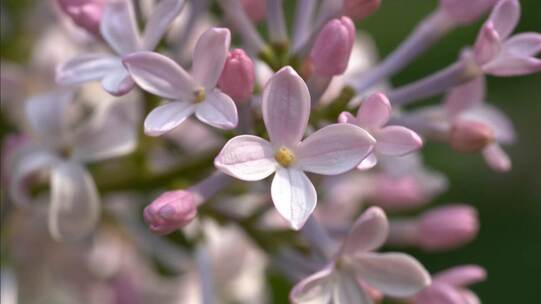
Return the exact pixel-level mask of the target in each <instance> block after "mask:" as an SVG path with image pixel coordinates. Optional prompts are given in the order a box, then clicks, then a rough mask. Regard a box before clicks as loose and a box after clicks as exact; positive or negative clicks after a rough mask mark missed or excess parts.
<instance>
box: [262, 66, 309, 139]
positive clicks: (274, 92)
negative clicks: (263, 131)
mask: <svg viewBox="0 0 541 304" xmlns="http://www.w3.org/2000/svg"><path fill="white" fill-rule="evenodd" d="M262 98H263V101H262V108H263V120H264V121H265V126H266V128H267V132H268V133H269V138H270V141H271V143H272V144H273V145H276V146H280V145H286V146H289V147H293V146H295V145H297V144H298V143H299V142H300V141H301V139H302V137H303V135H304V130H305V129H306V126H307V125H308V117H309V115H310V93H309V92H308V87H307V86H306V83H304V80H302V78H301V77H300V76H299V75H298V74H297V72H295V70H294V69H293V68H291V67H290V66H286V67H284V68H282V69H280V70H279V71H278V72H276V74H274V75H273V76H272V77H271V79H269V81H268V82H267V84H266V86H265V88H264V89H263V97H262Z"/></svg>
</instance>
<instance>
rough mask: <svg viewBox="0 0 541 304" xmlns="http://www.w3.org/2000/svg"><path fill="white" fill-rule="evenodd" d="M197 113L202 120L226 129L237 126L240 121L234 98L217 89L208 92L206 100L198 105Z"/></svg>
mask: <svg viewBox="0 0 541 304" xmlns="http://www.w3.org/2000/svg"><path fill="white" fill-rule="evenodd" d="M195 115H196V116H197V118H198V119H199V120H200V121H202V122H204V123H206V124H209V125H211V126H213V127H216V128H220V129H225V130H229V129H233V128H235V127H236V126H237V123H238V121H239V117H238V114H237V106H236V105H235V102H234V101H233V99H231V97H229V96H228V95H226V94H224V93H222V92H220V91H219V90H217V89H215V90H213V91H212V92H208V93H207V96H206V98H205V100H204V101H203V102H202V103H200V104H198V105H197V107H196V110H195Z"/></svg>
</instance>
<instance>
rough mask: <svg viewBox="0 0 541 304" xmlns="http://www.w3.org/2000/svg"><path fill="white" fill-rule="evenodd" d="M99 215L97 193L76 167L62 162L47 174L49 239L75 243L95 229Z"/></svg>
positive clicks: (91, 183)
mask: <svg viewBox="0 0 541 304" xmlns="http://www.w3.org/2000/svg"><path fill="white" fill-rule="evenodd" d="M99 215H100V204H99V197H98V190H97V189H96V185H95V183H94V180H93V179H92V176H91V175H90V174H89V173H88V172H87V171H86V169H85V168H83V167H82V166H81V165H80V164H78V163H75V162H62V163H60V164H57V165H56V166H55V167H54V168H53V170H52V173H51V205H50V207H49V230H50V232H51V235H52V237H53V238H55V239H57V240H62V239H79V238H81V237H84V236H86V235H88V234H89V233H90V232H92V230H93V229H94V227H95V226H96V224H97V222H98V219H99Z"/></svg>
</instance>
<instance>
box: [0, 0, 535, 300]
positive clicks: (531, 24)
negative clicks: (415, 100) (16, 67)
mask: <svg viewBox="0 0 541 304" xmlns="http://www.w3.org/2000/svg"><path fill="white" fill-rule="evenodd" d="M520 2H521V4H522V7H523V10H522V11H523V16H522V19H521V21H520V24H519V26H518V29H517V31H519V32H524V31H537V32H541V1H539V0H522V1H520ZM31 3H32V1H29V0H2V9H3V10H4V11H3V12H2V18H6V17H9V19H10V22H9V24H10V26H12V27H13V29H14V30H15V32H14V33H15V34H14V35H10V36H8V37H2V39H1V44H0V46H1V58H2V60H6V59H7V60H15V61H21V60H23V59H24V58H25V57H26V55H28V54H29V52H30V48H29V47H28V45H29V41H28V38H29V36H26V35H27V34H23V35H20V34H21V33H17V30H18V28H19V27H18V25H20V24H21V22H22V19H21V18H22V17H23V16H24V9H23V8H24V7H25V6H27V5H29V4H31ZM436 5H437V1H436V0H430V1H429V0H384V1H383V5H382V7H381V9H380V11H379V12H377V13H376V14H375V15H374V16H372V17H369V18H368V19H367V20H366V21H364V22H362V23H360V24H359V28H361V29H363V30H366V31H368V32H369V33H370V34H372V36H373V37H374V39H375V41H376V43H377V47H378V49H379V52H380V55H381V56H382V57H384V56H385V55H387V54H388V53H390V52H391V51H392V50H393V49H394V48H395V47H396V46H397V45H398V44H399V43H400V42H401V41H402V40H403V39H404V38H405V37H406V35H407V34H408V33H409V32H410V31H411V30H412V29H413V27H414V26H415V25H416V23H417V22H418V21H419V20H420V19H421V18H422V17H423V16H426V15H427V14H429V13H430V12H431V11H432V10H433V9H434V8H435V7H436ZM6 9H9V10H6ZM481 23H482V21H479V22H477V23H475V24H473V25H471V26H468V27H463V28H458V29H457V30H455V31H454V32H453V33H451V34H450V35H449V36H447V37H446V38H445V39H443V40H442V41H440V42H439V43H438V44H437V45H436V46H435V47H433V48H432V49H431V50H430V51H429V52H427V53H426V54H424V55H423V56H422V57H421V58H419V59H418V60H416V61H415V62H414V63H413V64H411V65H410V66H409V67H408V68H406V69H405V70H404V71H403V72H401V73H400V74H398V75H397V76H396V77H394V78H393V79H392V82H393V84H394V85H401V84H405V83H408V82H411V81H414V80H416V79H419V78H421V77H424V76H426V75H428V74H430V73H432V72H434V71H437V70H438V69H440V68H443V67H445V66H446V65H448V64H450V63H451V62H453V61H454V60H455V59H456V58H457V56H458V54H459V52H460V50H461V48H462V47H463V46H465V45H468V44H472V43H473V41H474V40H475V37H476V34H477V31H478V29H479V27H480V25H481ZM2 26H5V23H4V22H2ZM2 33H3V34H4V33H5V32H4V30H2ZM2 89H3V90H4V89H6V88H2ZM434 100H437V99H434ZM488 100H489V101H490V102H492V103H493V104H495V105H497V106H498V107H500V108H501V109H502V110H504V112H506V113H507V114H508V115H509V116H510V117H511V119H512V120H513V122H514V124H515V127H516V130H517V133H518V142H517V143H516V144H515V145H514V146H512V147H506V150H507V151H508V152H509V154H510V155H511V158H512V160H513V170H512V171H511V172H509V173H507V174H496V173H494V172H492V171H491V170H490V169H488V168H487V167H486V166H485V164H484V162H483V160H482V159H481V157H480V156H478V155H463V154H454V153H453V152H452V151H451V150H450V149H449V148H448V147H447V146H444V145H440V144H433V143H428V144H427V146H426V149H425V153H424V155H425V160H426V161H427V163H428V165H429V166H430V167H432V168H434V169H436V170H438V171H441V172H444V173H446V174H447V176H448V178H449V181H450V190H449V191H448V192H446V193H445V194H444V195H442V196H440V197H438V198H437V201H436V203H449V202H466V203H470V204H472V205H474V206H476V207H477V208H478V210H479V214H480V219H481V231H480V234H479V237H478V238H477V240H476V241H474V242H473V243H471V244H469V245H467V246H466V247H464V248H460V249H458V250H454V251H451V252H443V253H436V254H426V253H423V252H420V251H412V252H411V253H412V254H414V255H415V256H417V257H418V258H419V259H420V260H421V261H422V263H423V264H424V265H425V266H426V267H427V268H428V269H429V270H430V271H431V272H434V271H439V270H442V269H445V268H448V267H450V266H454V265H460V264H470V263H475V264H479V265H482V266H484V267H485V268H486V269H487V270H488V274H489V277H488V280H487V281H486V282H484V283H481V284H478V285H475V286H474V288H473V289H474V290H475V291H476V292H477V293H478V294H479V296H480V297H481V299H482V300H483V302H484V303H491V304H492V303H534V302H535V301H536V300H535V299H539V288H540V287H541V284H540V282H541V279H540V278H539V276H540V275H541V160H540V156H541V135H540V131H541V74H537V75H533V76H526V77H514V78H499V79H498V78H490V77H489V79H488ZM2 132H5V129H4V130H2ZM273 281H274V282H276V283H277V285H275V286H273V287H274V288H273V289H274V291H275V292H276V293H275V294H276V297H275V303H285V302H286V301H287V300H286V298H285V296H287V292H288V288H289V287H288V286H284V285H283V284H280V282H282V280H280V279H277V278H275V277H274V279H273ZM282 283H283V282H282Z"/></svg>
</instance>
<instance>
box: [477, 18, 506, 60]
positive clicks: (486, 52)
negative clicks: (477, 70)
mask: <svg viewBox="0 0 541 304" xmlns="http://www.w3.org/2000/svg"><path fill="white" fill-rule="evenodd" d="M501 48H502V41H501V38H500V35H499V34H498V32H497V31H496V29H495V28H494V24H492V22H490V21H489V22H487V23H485V25H483V27H482V28H481V31H480V32H479V36H477V40H476V41H475V47H474V52H473V53H474V56H475V60H476V62H477V63H478V64H480V65H482V64H485V63H487V62H489V61H490V60H492V59H494V58H495V57H496V56H497V55H498V53H499V52H500V50H501Z"/></svg>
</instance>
